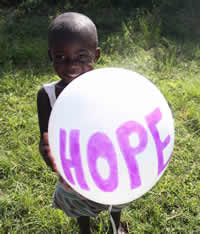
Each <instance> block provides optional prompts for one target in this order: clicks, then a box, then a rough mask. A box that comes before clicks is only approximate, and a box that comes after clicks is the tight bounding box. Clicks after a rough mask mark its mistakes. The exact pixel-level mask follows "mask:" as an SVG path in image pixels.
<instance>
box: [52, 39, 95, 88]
mask: <svg viewBox="0 0 200 234" xmlns="http://www.w3.org/2000/svg"><path fill="white" fill-rule="evenodd" d="M49 53H50V56H51V58H52V61H53V65H54V68H55V71H56V73H57V74H58V76H59V77H60V78H61V79H62V80H63V81H64V82H65V83H66V84H68V83H70V82H71V81H72V80H73V79H75V78H77V77H78V76H80V75H81V74H83V73H85V72H88V71H90V70H92V69H93V65H94V62H95V58H96V54H95V51H94V49H93V50H92V49H89V48H88V46H87V44H86V43H84V42H82V43H81V42H80V41H79V43H77V42H75V43H68V42H65V41H57V42H56V43H54V46H53V48H51V49H50V51H49Z"/></svg>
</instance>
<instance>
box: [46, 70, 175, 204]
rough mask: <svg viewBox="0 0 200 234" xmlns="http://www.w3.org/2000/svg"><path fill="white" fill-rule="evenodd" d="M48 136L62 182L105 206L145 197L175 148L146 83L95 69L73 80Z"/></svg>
mask: <svg viewBox="0 0 200 234" xmlns="http://www.w3.org/2000/svg"><path fill="white" fill-rule="evenodd" d="M48 133H49V144H50V149H51V152H52V155H53V157H54V158H55V161H56V164H57V167H58V170H59V173H60V174H61V176H62V177H63V178H64V179H65V181H66V182H67V183H68V184H69V185H70V186H71V187H72V188H73V189H74V190H75V191H77V192H78V193H80V194H81V195H83V196H84V197H86V198H88V199H90V200H93V201H95V202H98V203H102V204H109V205H116V204H123V203H127V202H130V201H132V200H135V199H137V198H139V197H140V196H142V195H143V194H145V193H146V192H147V191H149V190H150V189H151V188H152V186H153V185H155V183H156V182H157V181H158V180H159V179H160V177H161V176H162V174H163V172H164V171H165V169H166V167H167V165H168V163H169V160H170V158H171V155H172V151H173V146H174V123H173V118H172V114H171V111H170V108H169V106H168V104H167V102H166V100H165V98H164V97H163V95H162V94H161V92H160V91H159V90H158V89H157V88H156V86H155V85H153V84H152V83H151V82H150V81H149V80H147V79H146V78H144V77H143V76H141V75H139V74H138V73H136V72H132V71H130V70H126V69H122V68H101V69H96V70H93V71H90V72H87V73H85V74H83V75H81V76H80V77H78V78H77V79H75V80H73V81H72V82H71V83H70V84H69V85H68V86H67V87H66V88H65V89H64V90H63V92H62V93H61V94H60V96H59V97H58V99H57V101H56V103H55V105H54V108H53V110H52V113H51V116H50V120H49V129H48Z"/></svg>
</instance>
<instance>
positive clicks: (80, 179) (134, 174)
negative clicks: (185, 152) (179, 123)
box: [59, 108, 170, 192]
mask: <svg viewBox="0 0 200 234" xmlns="http://www.w3.org/2000/svg"><path fill="white" fill-rule="evenodd" d="M161 119H162V113H161V111H160V109H159V108H156V109H155V110H154V111H153V112H151V113H150V114H148V115H146V116H145V120H146V123H147V126H148V128H149V130H150V132H151V134H152V137H153V140H154V142H155V146H156V153H157V160H158V171H157V174H158V175H159V174H160V173H161V172H162V171H163V170H164V169H165V167H166V166H167V164H168V161H169V160H168V161H167V162H166V163H164V157H163V151H164V149H165V148H166V146H167V145H168V144H169V143H170V135H168V136H166V138H165V139H164V141H161V139H160V135H159V131H158V129H157V127H156V125H157V124H158V123H159V122H160V121H161ZM133 133H134V134H137V136H138V139H139V141H138V142H139V143H138V145H137V146H136V147H133V146H131V145H130V139H129V136H130V135H131V134H133ZM59 134H60V135H59V138H60V139H59V142H60V143H59V150H60V158H61V164H62V168H63V171H64V174H65V176H66V178H67V180H68V181H69V182H70V183H71V184H73V185H75V180H74V178H73V176H72V173H71V169H72V168H73V169H74V172H75V174H74V175H75V177H76V181H77V183H78V184H79V186H80V188H81V189H84V190H90V188H89V186H88V184H87V181H86V178H85V175H84V170H83V167H82V162H81V153H80V142H79V136H80V130H78V129H74V130H71V131H70V133H69V152H70V159H69V158H67V157H66V143H67V141H66V138H67V133H66V131H65V129H62V128H61V129H60V133H59ZM116 136H117V141H118V144H119V147H120V150H121V152H122V154H123V157H124V160H125V163H126V166H127V170H128V173H129V178H130V186H131V189H135V188H138V187H139V186H141V178H140V172H139V168H138V163H137V160H136V155H138V154H140V153H141V152H143V151H144V150H145V148H146V146H147V143H148V134H147V131H146V129H145V128H144V127H143V126H142V125H141V124H140V123H138V122H136V121H128V122H125V123H124V124H122V125H121V126H120V127H119V128H118V129H117V130H116ZM99 158H103V159H104V160H106V161H107V164H108V166H109V176H108V177H107V178H106V179H105V178H103V177H102V176H101V175H100V173H99V171H98V168H97V161H98V159H99ZM87 161H88V167H89V171H90V174H91V177H92V179H93V180H94V182H95V184H96V186H97V187H98V188H99V189H101V190H102V191H104V192H112V191H114V190H115V189H116V188H117V187H118V180H119V178H118V169H117V168H118V167H117V154H116V152H115V149H114V146H113V144H112V141H111V140H110V138H109V137H108V136H107V135H106V134H105V133H102V132H96V133H94V134H93V135H92V136H91V137H90V138H89V141H88V144H87Z"/></svg>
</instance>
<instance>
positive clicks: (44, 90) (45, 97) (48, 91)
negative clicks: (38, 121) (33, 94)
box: [37, 81, 58, 106]
mask: <svg viewBox="0 0 200 234" xmlns="http://www.w3.org/2000/svg"><path fill="white" fill-rule="evenodd" d="M57 83H58V81H53V82H51V83H48V84H44V85H43V86H42V87H41V88H40V89H39V91H38V95H37V101H38V102H41V103H50V104H51V106H52V105H53V104H54V103H55V100H56V93H55V86H56V84H57Z"/></svg>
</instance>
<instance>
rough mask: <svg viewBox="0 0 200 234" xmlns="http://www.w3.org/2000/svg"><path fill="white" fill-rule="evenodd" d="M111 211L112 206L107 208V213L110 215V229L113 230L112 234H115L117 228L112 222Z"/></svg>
mask: <svg viewBox="0 0 200 234" xmlns="http://www.w3.org/2000/svg"><path fill="white" fill-rule="evenodd" d="M111 210H112V205H110V206H109V208H108V211H109V213H110V221H111V224H112V228H113V234H117V228H116V225H115V222H114V220H113V217H112V215H111Z"/></svg>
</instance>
